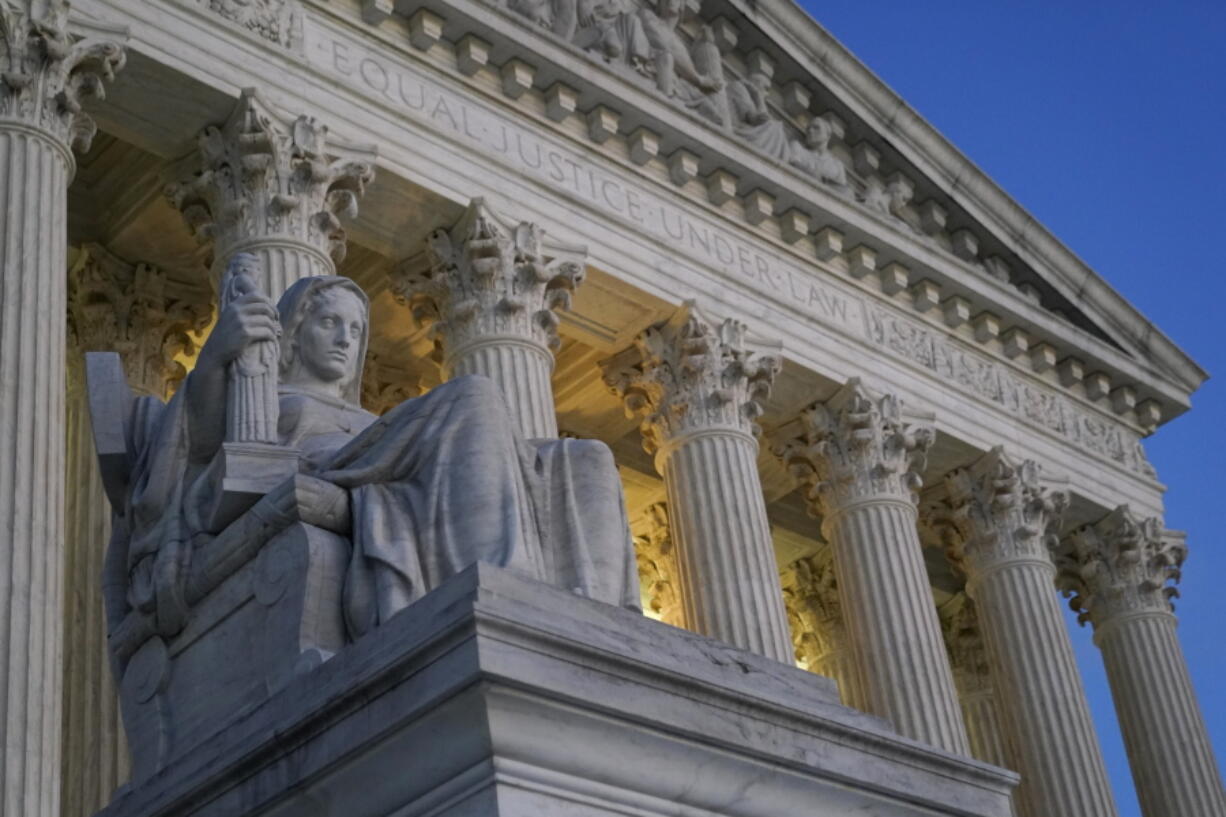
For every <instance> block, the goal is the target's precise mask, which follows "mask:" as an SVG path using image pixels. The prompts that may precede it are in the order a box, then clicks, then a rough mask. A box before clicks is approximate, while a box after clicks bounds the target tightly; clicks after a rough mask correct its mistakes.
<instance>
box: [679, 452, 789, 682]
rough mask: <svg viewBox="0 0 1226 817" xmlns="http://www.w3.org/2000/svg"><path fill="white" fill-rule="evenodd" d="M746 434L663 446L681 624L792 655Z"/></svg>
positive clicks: (774, 654) (780, 657)
mask: <svg viewBox="0 0 1226 817" xmlns="http://www.w3.org/2000/svg"><path fill="white" fill-rule="evenodd" d="M757 450H758V444H757V441H756V440H754V439H753V437H751V436H749V435H747V434H736V433H727V432H719V431H715V432H712V433H707V434H694V435H691V436H689V437H687V438H686V439H684V440H682V441H681V442H679V443H678V444H675V445H674V446H673V447H671V450H668V451H667V452H666V453H663V454H662V455H661V456H660V457H659V460H660V461H662V473H663V476H664V484H665V487H666V489H667V491H668V505H669V509H670V513H671V522H672V525H673V537H674V542H675V547H676V551H677V565H678V570H679V572H680V584H681V597H682V606H683V610H684V619H683V626H684V627H685V628H686V629H689V630H693V631H694V632H698V633H702V634H703V635H707V636H711V637H712V638H718V639H719V640H721V641H726V642H728V643H729V644H732V645H734V646H737V647H741V648H742V649H746V650H750V651H752V652H756V653H759V654H761V655H765V656H767V657H769V658H774V659H775V660H777V661H783V662H785V663H792V661H793V658H792V643H791V638H790V636H789V634H788V625H787V615H786V613H785V612H784V609H783V593H782V591H781V589H780V587H779V575H778V568H777V567H776V565H775V555H774V550H773V545H772V543H771V535H770V524H769V523H768V522H767V519H766V502H765V499H764V498H763V495H762V484H761V480H760V477H759V476H758V465H757Z"/></svg>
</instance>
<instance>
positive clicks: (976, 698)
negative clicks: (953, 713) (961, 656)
mask: <svg viewBox="0 0 1226 817" xmlns="http://www.w3.org/2000/svg"><path fill="white" fill-rule="evenodd" d="M954 685H955V686H957V687H959V693H958V697H959V700H961V702H962V719H963V720H964V721H965V722H966V734H967V737H968V738H970V742H971V755H972V756H973V757H976V758H978V759H979V760H982V761H984V762H985V763H991V764H992V765H994V766H1001V767H1004V768H1006V769H1007V768H1009V767H1010V765H1011V764H1012V761H1011V760H1010V759H1009V752H1008V749H1007V748H1006V746H1005V733H1004V724H1002V723H1001V721H1000V705H999V704H998V703H997V701H996V695H995V694H994V692H993V690H992V688H991V687H985V688H975V687H974V686H972V685H970V684H967V685H965V686H963V685H961V684H959V683H958V673H957V671H955V672H954Z"/></svg>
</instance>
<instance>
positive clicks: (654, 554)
mask: <svg viewBox="0 0 1226 817" xmlns="http://www.w3.org/2000/svg"><path fill="white" fill-rule="evenodd" d="M631 530H633V532H634V556H635V560H636V562H637V563H638V570H639V586H640V587H641V588H642V595H643V611H644V612H645V613H646V614H647V615H650V616H653V617H655V618H658V619H659V620H660V621H663V622H664V623H665V624H671V625H673V626H674V627H680V626H681V625H682V621H683V615H682V608H681V590H680V588H679V586H678V585H679V582H678V579H677V573H678V571H677V550H676V548H674V547H673V532H672V528H671V527H670V526H669V524H668V503H666V502H655V503H653V504H651V505H649V506H648V507H647V510H646V511H645V512H644V513H643V517H642V518H641V519H638V520H635V523H633V524H632V525H631Z"/></svg>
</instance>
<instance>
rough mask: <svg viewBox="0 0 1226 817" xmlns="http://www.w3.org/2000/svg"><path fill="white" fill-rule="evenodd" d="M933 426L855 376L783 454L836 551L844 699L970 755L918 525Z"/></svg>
mask: <svg viewBox="0 0 1226 817" xmlns="http://www.w3.org/2000/svg"><path fill="white" fill-rule="evenodd" d="M933 439H934V433H933V431H932V430H931V429H930V428H926V427H915V426H910V425H906V424H905V423H904V422H903V420H902V416H901V411H900V407H899V404H898V401H897V400H896V399H895V398H893V397H892V396H889V395H886V396H884V397H875V396H873V395H871V394H870V393H869V392H868V390H867V389H866V388H865V387H864V386H863V384H862V383H861V382H860V381H859V380H858V379H852V380H850V381H848V383H847V384H846V385H845V386H843V387H842V388H841V389H839V391H838V392H837V393H836V394H835V395H834V396H833V397H831V398H830V399H829V400H827V401H826V402H824V403H817V404H816V405H814V406H812V407H810V408H809V409H807V410H806V411H805V412H804V413H803V415H802V416H801V418H800V419H799V420H798V421H795V423H794V424H789V425H788V426H785V427H784V428H783V429H781V430H780V442H781V444H780V445H779V446H778V448H777V453H778V454H779V455H780V457H781V458H782V459H783V461H784V463H785V464H786V465H787V466H788V467H789V469H790V470H791V471H792V473H793V474H794V475H796V477H797V478H798V479H800V481H801V482H802V483H803V484H805V485H807V486H808V497H809V501H810V503H811V507H812V509H813V511H814V513H815V514H819V515H820V516H821V517H822V533H823V535H824V536H825V539H826V541H827V542H829V543H830V545H831V548H832V549H833V551H834V565H835V573H836V575H837V580H838V586H839V596H840V598H841V600H842V605H843V617H844V620H845V622H846V627H847V636H848V639H849V640H850V642H851V645H852V656H853V663H854V672H853V673H852V674H851V675H850V677H849V678H848V684H847V689H848V693H849V694H848V697H847V703H848V704H849V705H851V706H854V707H855V708H857V709H860V710H863V711H865V712H871V713H873V714H875V715H880V716H881V717H883V718H885V719H887V720H888V721H890V723H892V724H893V725H894V727H895V728H896V729H897V730H898V731H899V732H900V733H902V734H903V735H906V736H907V737H911V738H915V739H916V740H922V741H925V742H926V743H931V744H932V745H934V746H939V747H941V748H942V749H946V750H949V751H951V752H957V753H959V754H964V755H965V754H969V752H970V748H969V744H968V742H967V737H966V728H965V726H964V725H963V723H962V711H961V709H960V708H959V706H958V697H957V694H956V693H955V690H954V681H953V675H952V674H951V672H950V668H949V658H948V657H947V655H946V653H945V645H944V642H943V641H942V639H941V625H940V622H939V621H938V620H937V613H936V606H935V604H934V601H933V597H932V589H931V588H930V587H929V583H928V571H927V568H926V567H925V565H924V556H923V551H922V548H921V546H920V540H919V532H918V529H917V511H916V504H917V501H918V497H917V496H916V491H917V490H918V488H919V486H920V477H919V472H920V471H921V470H922V466H923V462H924V457H925V454H926V452H927V450H928V448H929V447H930V446H931V445H932V441H933Z"/></svg>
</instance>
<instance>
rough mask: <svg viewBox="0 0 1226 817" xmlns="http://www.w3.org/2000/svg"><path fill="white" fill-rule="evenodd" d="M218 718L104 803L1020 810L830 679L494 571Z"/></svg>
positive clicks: (455, 811)
mask: <svg viewBox="0 0 1226 817" xmlns="http://www.w3.org/2000/svg"><path fill="white" fill-rule="evenodd" d="M226 720H229V723H228V725H221V724H222V723H223V722H224V721H226ZM218 722H219V726H218V728H217V732H216V735H215V736H214V737H213V738H211V739H210V740H208V741H206V742H204V743H202V744H201V745H200V747H199V748H198V749H196V750H194V751H193V752H191V753H189V754H186V755H184V756H181V757H179V758H178V759H176V760H174V761H173V762H172V763H170V764H169V765H168V766H166V767H165V768H163V769H162V770H161V771H160V772H159V774H158V775H156V776H154V777H153V778H151V779H149V780H147V781H145V782H144V783H142V784H140V785H139V786H137V787H136V788H133V789H130V790H127V791H125V792H124V793H122V794H121V795H120V796H119V797H118V798H117V799H116V800H115V802H113V803H112V804H111V806H110V807H108V808H107V809H106V810H104V811H103V812H101V813H100V815H102V816H103V817H136V816H137V815H149V814H161V815H175V816H176V817H189V816H190V817H206V815H207V816H208V817H221V815H225V817H243V816H244V815H254V814H257V813H258V814H261V815H268V817H282V816H284V817H288V816H289V815H295V816H296V817H300V816H301V815H310V816H311V817H315V815H324V814H344V815H346V817H367V816H370V817H374V816H375V815H379V816H383V815H392V814H395V815H397V817H407V816H408V815H427V814H428V815H436V816H438V817H442V816H443V815H446V817H469V815H472V816H473V817H476V815H481V817H521V816H522V817H528V815H531V816H532V817H539V815H544V814H565V815H568V817H605V816H606V815H607V816H608V817H612V816H613V815H619V817H624V815H627V814H637V815H682V814H684V815H707V814H710V815H714V814H719V815H726V816H727V817H767V815H779V814H851V813H856V814H861V813H863V814H885V813H888V814H890V815H892V817H910V816H911V815H914V817H919V816H920V815H925V816H926V817H932V815H960V816H961V817H971V816H972V815H979V816H981V817H1005V816H1006V815H1008V814H1009V792H1010V790H1011V788H1012V787H1013V785H1014V783H1015V782H1016V776H1014V775H1013V774H1012V773H1010V772H1006V771H1004V770H1001V769H997V768H995V767H992V766H988V765H986V764H982V763H978V762H976V761H972V760H969V759H966V758H960V757H956V756H954V755H950V754H948V753H945V752H942V751H940V750H937V749H934V748H932V747H930V746H924V745H921V744H919V743H916V742H914V741H910V740H907V739H905V738H901V737H899V736H898V735H896V734H894V733H892V732H891V731H889V730H888V729H886V728H885V726H884V725H883V724H882V723H881V722H880V721H879V720H877V719H876V718H873V717H870V716H867V715H863V714H861V713H857V712H853V711H851V710H848V709H846V708H844V707H842V706H840V705H839V704H838V703H837V698H836V695H835V691H834V686H833V684H832V683H831V682H830V681H829V680H828V679H823V678H819V677H816V676H813V675H812V674H810V673H807V672H804V671H802V670H799V669H796V668H794V667H787V666H784V665H781V664H779V663H777V662H774V661H770V660H767V659H764V658H762V657H760V656H756V655H753V654H751V653H747V652H743V651H740V650H737V649H734V648H731V647H728V646H726V645H724V644H720V643H718V642H715V641H712V640H709V639H706V638H702V637H700V636H696V635H694V634H692V633H687V632H684V631H681V630H677V629H676V628H673V627H669V626H666V625H663V624H659V623H658V622H653V621H651V620H649V619H646V618H644V617H642V616H639V615H637V614H635V613H633V612H630V611H627V610H623V609H620V608H615V607H612V606H608V605H603V604H599V603H595V602H592V601H589V600H587V599H583V598H580V597H577V596H575V595H573V594H570V593H566V592H565V591H560V590H557V589H555V588H552V587H548V586H546V585H543V584H540V583H538V582H534V581H529V580H526V579H522V578H519V577H518V576H516V575H514V574H511V573H509V572H507V571H505V570H500V569H497V568H492V567H489V566H487V565H477V566H475V567H473V568H470V569H469V570H467V571H465V572H464V573H462V574H460V575H459V576H457V577H455V578H454V579H452V580H451V581H449V582H447V583H446V584H444V585H443V586H442V587H440V588H439V589H437V590H435V591H434V592H432V593H430V594H429V595H427V596H426V597H425V598H423V599H422V600H421V601H419V602H417V603H416V604H414V605H413V606H411V607H409V608H408V609H406V610H405V611H403V612H402V613H401V614H399V615H397V616H396V617H395V618H393V619H392V620H391V621H390V622H388V623H387V624H385V625H383V626H382V627H380V628H378V629H377V630H375V631H374V632H373V633H371V634H370V635H369V636H368V637H366V638H363V639H361V640H360V641H358V642H357V643H356V644H354V645H352V646H350V647H347V648H345V649H344V650H342V651H341V652H340V653H338V654H337V655H336V656H335V657H334V658H332V659H331V660H328V661H326V662H325V663H324V664H322V665H321V666H319V667H317V668H316V669H314V670H313V671H310V672H308V673H307V674H305V675H302V676H300V677H297V678H295V679H294V680H293V681H291V682H290V683H289V684H288V685H287V686H286V687H284V688H283V689H282V690H281V691H280V692H278V693H277V694H274V695H273V696H271V697H269V698H267V699H266V700H264V701H263V702H262V703H260V704H258V705H257V706H255V707H252V708H248V709H246V710H245V711H241V712H238V713H236V714H235V715H233V716H230V717H228V718H226V717H221V718H218ZM206 792H207V796H205V795H204V793H206Z"/></svg>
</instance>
